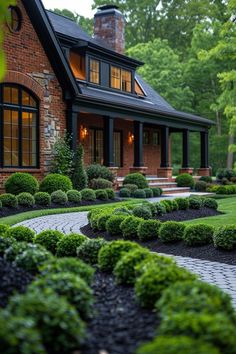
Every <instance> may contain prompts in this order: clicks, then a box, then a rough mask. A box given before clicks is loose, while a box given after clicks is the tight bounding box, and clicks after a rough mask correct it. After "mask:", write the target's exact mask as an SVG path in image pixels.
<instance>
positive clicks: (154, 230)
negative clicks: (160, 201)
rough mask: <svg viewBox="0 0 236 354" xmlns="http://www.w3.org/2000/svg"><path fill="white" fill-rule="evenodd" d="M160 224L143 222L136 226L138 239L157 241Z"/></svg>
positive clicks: (157, 221)
mask: <svg viewBox="0 0 236 354" xmlns="http://www.w3.org/2000/svg"><path fill="white" fill-rule="evenodd" d="M160 226H161V223H160V221H159V220H143V221H141V223H140V224H139V226H138V238H139V240H140V241H144V242H145V241H149V240H152V239H157V238H158V234H159V229H160Z"/></svg>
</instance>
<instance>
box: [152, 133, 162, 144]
mask: <svg viewBox="0 0 236 354" xmlns="http://www.w3.org/2000/svg"><path fill="white" fill-rule="evenodd" d="M152 144H153V145H155V146H157V145H160V134H159V132H157V131H155V132H153V133H152Z"/></svg>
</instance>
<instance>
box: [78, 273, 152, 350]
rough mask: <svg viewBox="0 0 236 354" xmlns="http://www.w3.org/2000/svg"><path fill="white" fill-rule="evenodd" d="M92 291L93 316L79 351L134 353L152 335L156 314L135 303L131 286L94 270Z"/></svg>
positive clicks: (150, 338)
mask: <svg viewBox="0 0 236 354" xmlns="http://www.w3.org/2000/svg"><path fill="white" fill-rule="evenodd" d="M93 290H94V295H95V299H96V300H95V301H96V302H95V306H94V309H95V315H94V317H93V318H92V319H91V320H90V321H89V323H88V329H87V330H88V338H87V341H86V343H85V344H84V346H83V348H82V354H101V353H103V351H104V353H107V354H134V353H135V351H136V349H137V347H138V346H139V345H140V344H142V343H143V342H147V341H150V340H152V339H153V338H154V337H155V334H156V329H157V327H158V324H159V322H158V319H157V315H156V313H155V312H154V311H151V310H146V309H142V308H141V307H140V306H139V305H138V304H137V303H136V301H135V296H134V290H133V287H124V286H119V285H116V283H115V280H114V277H113V276H111V275H109V274H105V273H101V272H100V271H97V272H96V274H95V281H94V284H93Z"/></svg>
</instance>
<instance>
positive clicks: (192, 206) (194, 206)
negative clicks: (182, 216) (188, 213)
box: [189, 197, 202, 209]
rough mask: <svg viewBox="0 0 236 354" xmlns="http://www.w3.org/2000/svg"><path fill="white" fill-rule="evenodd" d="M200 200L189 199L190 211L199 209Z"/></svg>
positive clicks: (196, 198) (195, 198)
mask: <svg viewBox="0 0 236 354" xmlns="http://www.w3.org/2000/svg"><path fill="white" fill-rule="evenodd" d="M201 207H202V200H201V199H200V198H198V197H192V198H189V208H190V209H201Z"/></svg>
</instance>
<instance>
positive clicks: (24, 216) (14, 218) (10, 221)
mask: <svg viewBox="0 0 236 354" xmlns="http://www.w3.org/2000/svg"><path fill="white" fill-rule="evenodd" d="M136 203H137V199H130V200H128V201H123V202H118V203H109V204H108V203H106V204H99V205H98V204H97V205H89V206H82V207H74V208H58V209H42V210H32V211H26V212H24V213H20V214H16V215H11V216H6V217H5V218H0V224H7V225H15V224H18V223H19V222H22V221H25V220H29V219H34V218H37V217H40V216H46V215H55V214H65V213H76V212H81V211H89V210H91V209H94V208H98V207H99V208H107V207H112V206H117V208H118V207H120V206H125V205H130V204H136Z"/></svg>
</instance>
